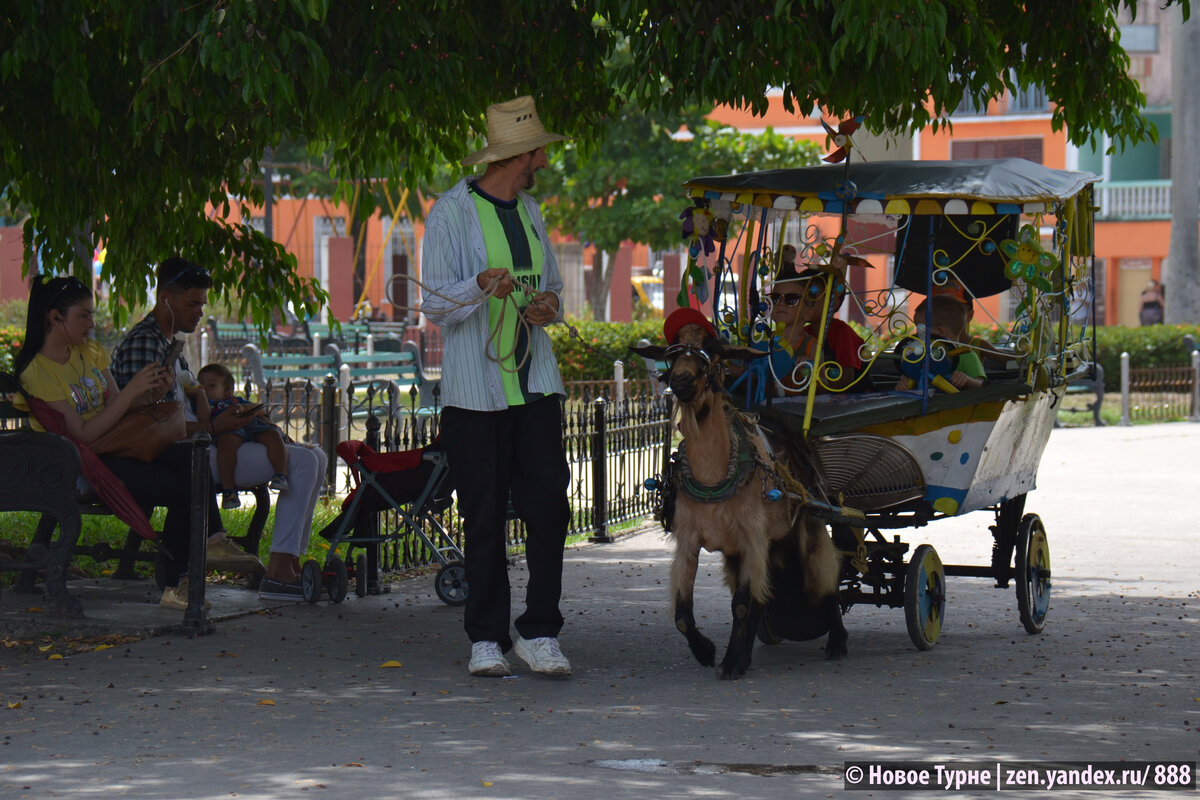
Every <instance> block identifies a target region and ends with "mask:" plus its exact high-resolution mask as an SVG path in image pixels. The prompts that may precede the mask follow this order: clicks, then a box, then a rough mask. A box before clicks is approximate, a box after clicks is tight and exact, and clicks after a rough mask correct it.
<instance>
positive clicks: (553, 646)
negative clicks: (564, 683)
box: [513, 636, 571, 675]
mask: <svg viewBox="0 0 1200 800" xmlns="http://www.w3.org/2000/svg"><path fill="white" fill-rule="evenodd" d="M513 650H515V651H516V653H517V655H519V656H520V657H521V660H522V661H524V662H525V663H526V664H528V665H529V668H530V669H531V670H533V671H534V672H540V673H542V674H543V675H570V674H571V662H570V661H567V657H566V656H564V655H563V654H562V650H560V649H559V647H558V639H555V638H553V637H551V636H539V637H538V638H536V639H523V638H521V637H520V636H517V641H516V644H515V645H514V646H513Z"/></svg>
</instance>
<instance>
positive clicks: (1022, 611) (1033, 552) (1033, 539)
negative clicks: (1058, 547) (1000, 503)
mask: <svg viewBox="0 0 1200 800" xmlns="http://www.w3.org/2000/svg"><path fill="white" fill-rule="evenodd" d="M1015 572H1016V576H1017V613H1018V614H1019V615H1020V617H1021V624H1022V625H1024V626H1025V630H1027V631H1028V632H1029V633H1041V632H1042V628H1044V627H1045V626H1046V612H1047V611H1049V610H1050V544H1049V542H1048V540H1047V539H1046V527H1045V526H1044V525H1042V518H1041V517H1039V516H1038V515H1037V514H1026V515H1025V516H1024V517H1022V518H1021V527H1020V529H1019V530H1018V531H1017V564H1016V570H1015Z"/></svg>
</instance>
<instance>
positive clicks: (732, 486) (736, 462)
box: [670, 414, 762, 503]
mask: <svg viewBox="0 0 1200 800" xmlns="http://www.w3.org/2000/svg"><path fill="white" fill-rule="evenodd" d="M760 435H761V434H760ZM672 466H673V469H672V470H671V473H672V474H671V475H670V482H671V483H672V484H673V485H674V486H675V487H677V488H678V489H679V491H681V492H683V493H684V494H685V495H687V496H688V497H690V498H691V499H692V500H695V501H696V502H698V503H721V502H724V501H725V500H728V499H729V498H731V497H733V496H734V495H735V494H737V491H738V489H740V488H741V487H742V484H744V483H746V481H748V480H749V479H750V476H751V474H752V473H753V472H754V469H755V468H756V467H759V466H762V464H761V463H760V462H759V460H758V458H757V456H756V455H755V452H754V443H753V441H752V440H751V432H750V430H748V429H747V426H746V421H745V420H743V418H742V417H741V415H739V414H733V415H732V419H731V422H730V425H729V467H728V468H727V469H726V471H725V477H724V478H723V479H722V480H721V481H720V482H719V483H715V484H708V483H701V482H700V481H698V480H696V478H695V477H694V476H693V474H692V467H691V464H690V463H689V462H688V456H687V442H686V441H683V442H680V443H679V456H678V459H677V460H676V461H675V462H674V463H673V464H672Z"/></svg>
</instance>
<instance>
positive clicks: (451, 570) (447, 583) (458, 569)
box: [433, 561, 467, 606]
mask: <svg viewBox="0 0 1200 800" xmlns="http://www.w3.org/2000/svg"><path fill="white" fill-rule="evenodd" d="M433 589H434V591H436V592H437V596H438V599H439V600H441V601H442V602H443V603H445V604H446V605H449V606H461V605H462V604H463V603H465V602H467V568H466V565H464V564H463V562H461V561H450V562H448V563H447V564H445V565H443V566H442V568H441V569H439V570H438V574H437V577H436V578H435V579H434V582H433Z"/></svg>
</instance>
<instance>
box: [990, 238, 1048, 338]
mask: <svg viewBox="0 0 1200 800" xmlns="http://www.w3.org/2000/svg"><path fill="white" fill-rule="evenodd" d="M1000 252H1002V253H1003V254H1004V255H1005V257H1006V258H1008V259H1009V261H1008V264H1007V266H1006V267H1005V272H1006V274H1007V275H1008V277H1010V278H1012V279H1013V280H1014V281H1016V280H1020V281H1023V282H1024V284H1025V294H1024V296H1023V297H1022V298H1021V302H1020V303H1019V304H1018V305H1017V308H1016V312H1015V313H1016V316H1017V317H1018V318H1020V317H1021V316H1022V315H1025V316H1029V317H1033V316H1034V308H1035V304H1036V300H1037V292H1039V291H1040V292H1042V293H1044V294H1050V293H1053V292H1054V291H1055V289H1054V284H1053V283H1051V282H1050V275H1051V274H1053V272H1054V270H1055V269H1057V268H1058V257H1057V256H1055V255H1054V253H1050V252H1047V251H1046V250H1045V248H1043V247H1042V242H1041V239H1040V237H1039V236H1038V232H1037V229H1036V228H1035V227H1034V226H1033V225H1022V226H1021V228H1020V230H1018V231H1017V238H1016V239H1005V240H1003V241H1002V242H1000Z"/></svg>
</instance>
